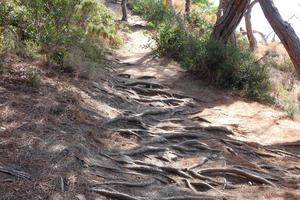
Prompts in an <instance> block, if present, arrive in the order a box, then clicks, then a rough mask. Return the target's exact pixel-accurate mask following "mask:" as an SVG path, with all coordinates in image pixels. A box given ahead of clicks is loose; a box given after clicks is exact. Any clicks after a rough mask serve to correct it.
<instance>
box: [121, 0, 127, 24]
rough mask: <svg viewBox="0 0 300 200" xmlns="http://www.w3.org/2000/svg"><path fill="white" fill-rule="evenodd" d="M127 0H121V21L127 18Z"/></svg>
mask: <svg viewBox="0 0 300 200" xmlns="http://www.w3.org/2000/svg"><path fill="white" fill-rule="evenodd" d="M126 4H127V0H122V3H121V5H122V15H123V16H122V21H126V22H127V20H128V14H127V5H126Z"/></svg>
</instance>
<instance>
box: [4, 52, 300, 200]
mask: <svg viewBox="0 0 300 200" xmlns="http://www.w3.org/2000/svg"><path fill="white" fill-rule="evenodd" d="M110 65H111V66H112V65H113V63H111V64H110ZM114 65H115V64H114ZM117 66H120V64H118V65H117ZM32 69H35V71H37V73H38V76H39V77H40V83H39V86H38V87H33V86H32V85H31V84H28V81H29V83H30V82H31V79H29V80H28V78H27V76H26V74H27V70H32ZM98 73H99V74H101V75H99V77H98V79H97V81H96V82H94V81H92V80H85V79H78V78H76V77H74V75H72V74H60V75H57V74H56V73H53V71H52V70H51V69H47V68H44V67H42V66H40V65H39V63H33V62H31V61H30V60H29V61H24V60H19V58H18V57H15V56H6V59H5V61H4V62H3V67H2V73H1V75H0V76H1V79H0V80H1V82H0V83H1V88H0V92H1V99H0V100H1V104H0V111H1V113H2V115H1V131H0V137H1V143H0V144H1V146H0V149H1V151H0V174H1V185H0V192H1V194H0V196H1V199H76V198H77V199H83V198H85V199H104V196H105V197H107V198H115V199H139V200H140V199H160V200H161V199H222V198H226V199H251V198H258V199H287V198H289V199H299V194H297V190H296V189H297V188H298V187H299V185H298V184H299V173H300V169H299V166H298V165H299V160H300V158H299V156H298V155H296V154H298V153H299V152H298V151H296V152H295V151H294V153H295V154H294V153H291V152H289V151H286V150H284V149H282V148H283V146H284V144H282V145H283V146H281V145H278V146H261V145H259V144H254V143H249V142H241V141H237V140H235V139H232V138H231V137H230V136H231V135H232V134H233V133H232V132H231V131H229V130H227V129H226V128H224V127H215V126H214V125H213V124H211V125H209V126H206V127H201V126H199V125H198V123H197V122H198V121H199V120H201V121H206V120H205V119H204V118H199V117H194V116H195V114H197V113H199V112H200V111H201V110H199V103H201V101H200V100H199V99H195V98H194V99H193V97H188V96H185V95H182V94H178V93H176V92H174V91H171V90H169V89H168V88H167V87H166V86H164V85H161V84H160V83H158V82H155V81H154V80H153V79H151V80H149V79H145V78H153V77H139V78H137V79H133V78H130V75H126V74H121V75H117V74H115V73H112V72H109V71H108V69H105V70H102V71H101V73H100V71H99V72H98ZM207 123H208V124H209V122H208V121H207ZM295 145H296V144H295ZM274 191H276V192H274ZM254 193H255V194H256V195H257V196H255V195H253V194H254ZM254 196H255V197H254Z"/></svg>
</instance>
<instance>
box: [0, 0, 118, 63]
mask: <svg viewBox="0 0 300 200" xmlns="http://www.w3.org/2000/svg"><path fill="white" fill-rule="evenodd" d="M0 11H1V12H0V51H4V50H6V49H9V50H11V49H12V50H16V52H17V53H20V54H22V55H26V54H27V53H26V49H27V48H29V50H32V51H31V52H30V54H34V53H35V52H36V51H37V52H38V53H39V54H42V55H46V58H47V62H48V63H53V62H55V63H56V64H58V65H60V64H62V63H63V60H64V58H63V57H64V56H65V55H66V54H67V52H69V51H70V50H69V49H68V48H70V47H71V46H74V44H75V43H76V42H77V38H76V40H73V39H74V35H77V36H78V35H80V37H82V38H85V39H87V40H91V41H92V40H93V42H89V43H88V44H92V43H99V44H100V43H102V42H103V41H105V42H106V41H108V43H109V44H113V45H118V44H119V43H120V42H121V41H120V38H119V37H118V36H117V27H116V24H115V16H114V14H113V13H112V11H110V10H109V9H108V8H107V7H105V5H104V3H103V2H102V1H99V0H72V1H70V0H22V1H21V0H3V2H1V4H0ZM72 40H73V41H72ZM77 46H78V47H79V46H81V45H80V44H78V45H77ZM36 47H37V48H39V49H38V50H37V49H36ZM91 48H93V47H91ZM102 48H103V47H102ZM99 57H101V58H103V57H102V56H101V55H100V56H99Z"/></svg>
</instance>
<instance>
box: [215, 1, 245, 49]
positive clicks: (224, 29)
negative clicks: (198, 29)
mask: <svg viewBox="0 0 300 200" xmlns="http://www.w3.org/2000/svg"><path fill="white" fill-rule="evenodd" d="M220 3H223V5H226V7H225V9H224V10H223V14H221V16H219V17H218V19H217V22H216V24H215V26H214V30H213V37H214V38H215V39H217V40H222V41H224V42H225V43H226V42H227V41H228V40H229V39H230V37H231V35H232V34H233V33H234V31H235V29H236V27H237V26H238V24H239V23H240V21H241V19H242V18H243V16H244V14H245V12H246V10H247V7H248V6H249V3H250V0H231V1H230V0H229V1H228V0H226V2H225V1H224V0H221V1H220ZM224 3H225V4H224ZM219 9H220V6H219ZM219 12H220V11H218V15H219ZM221 13H222V12H221Z"/></svg>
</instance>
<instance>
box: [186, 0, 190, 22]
mask: <svg viewBox="0 0 300 200" xmlns="http://www.w3.org/2000/svg"><path fill="white" fill-rule="evenodd" d="M191 5H192V0H185V15H186V18H187V19H189V17H190V13H191Z"/></svg>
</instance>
